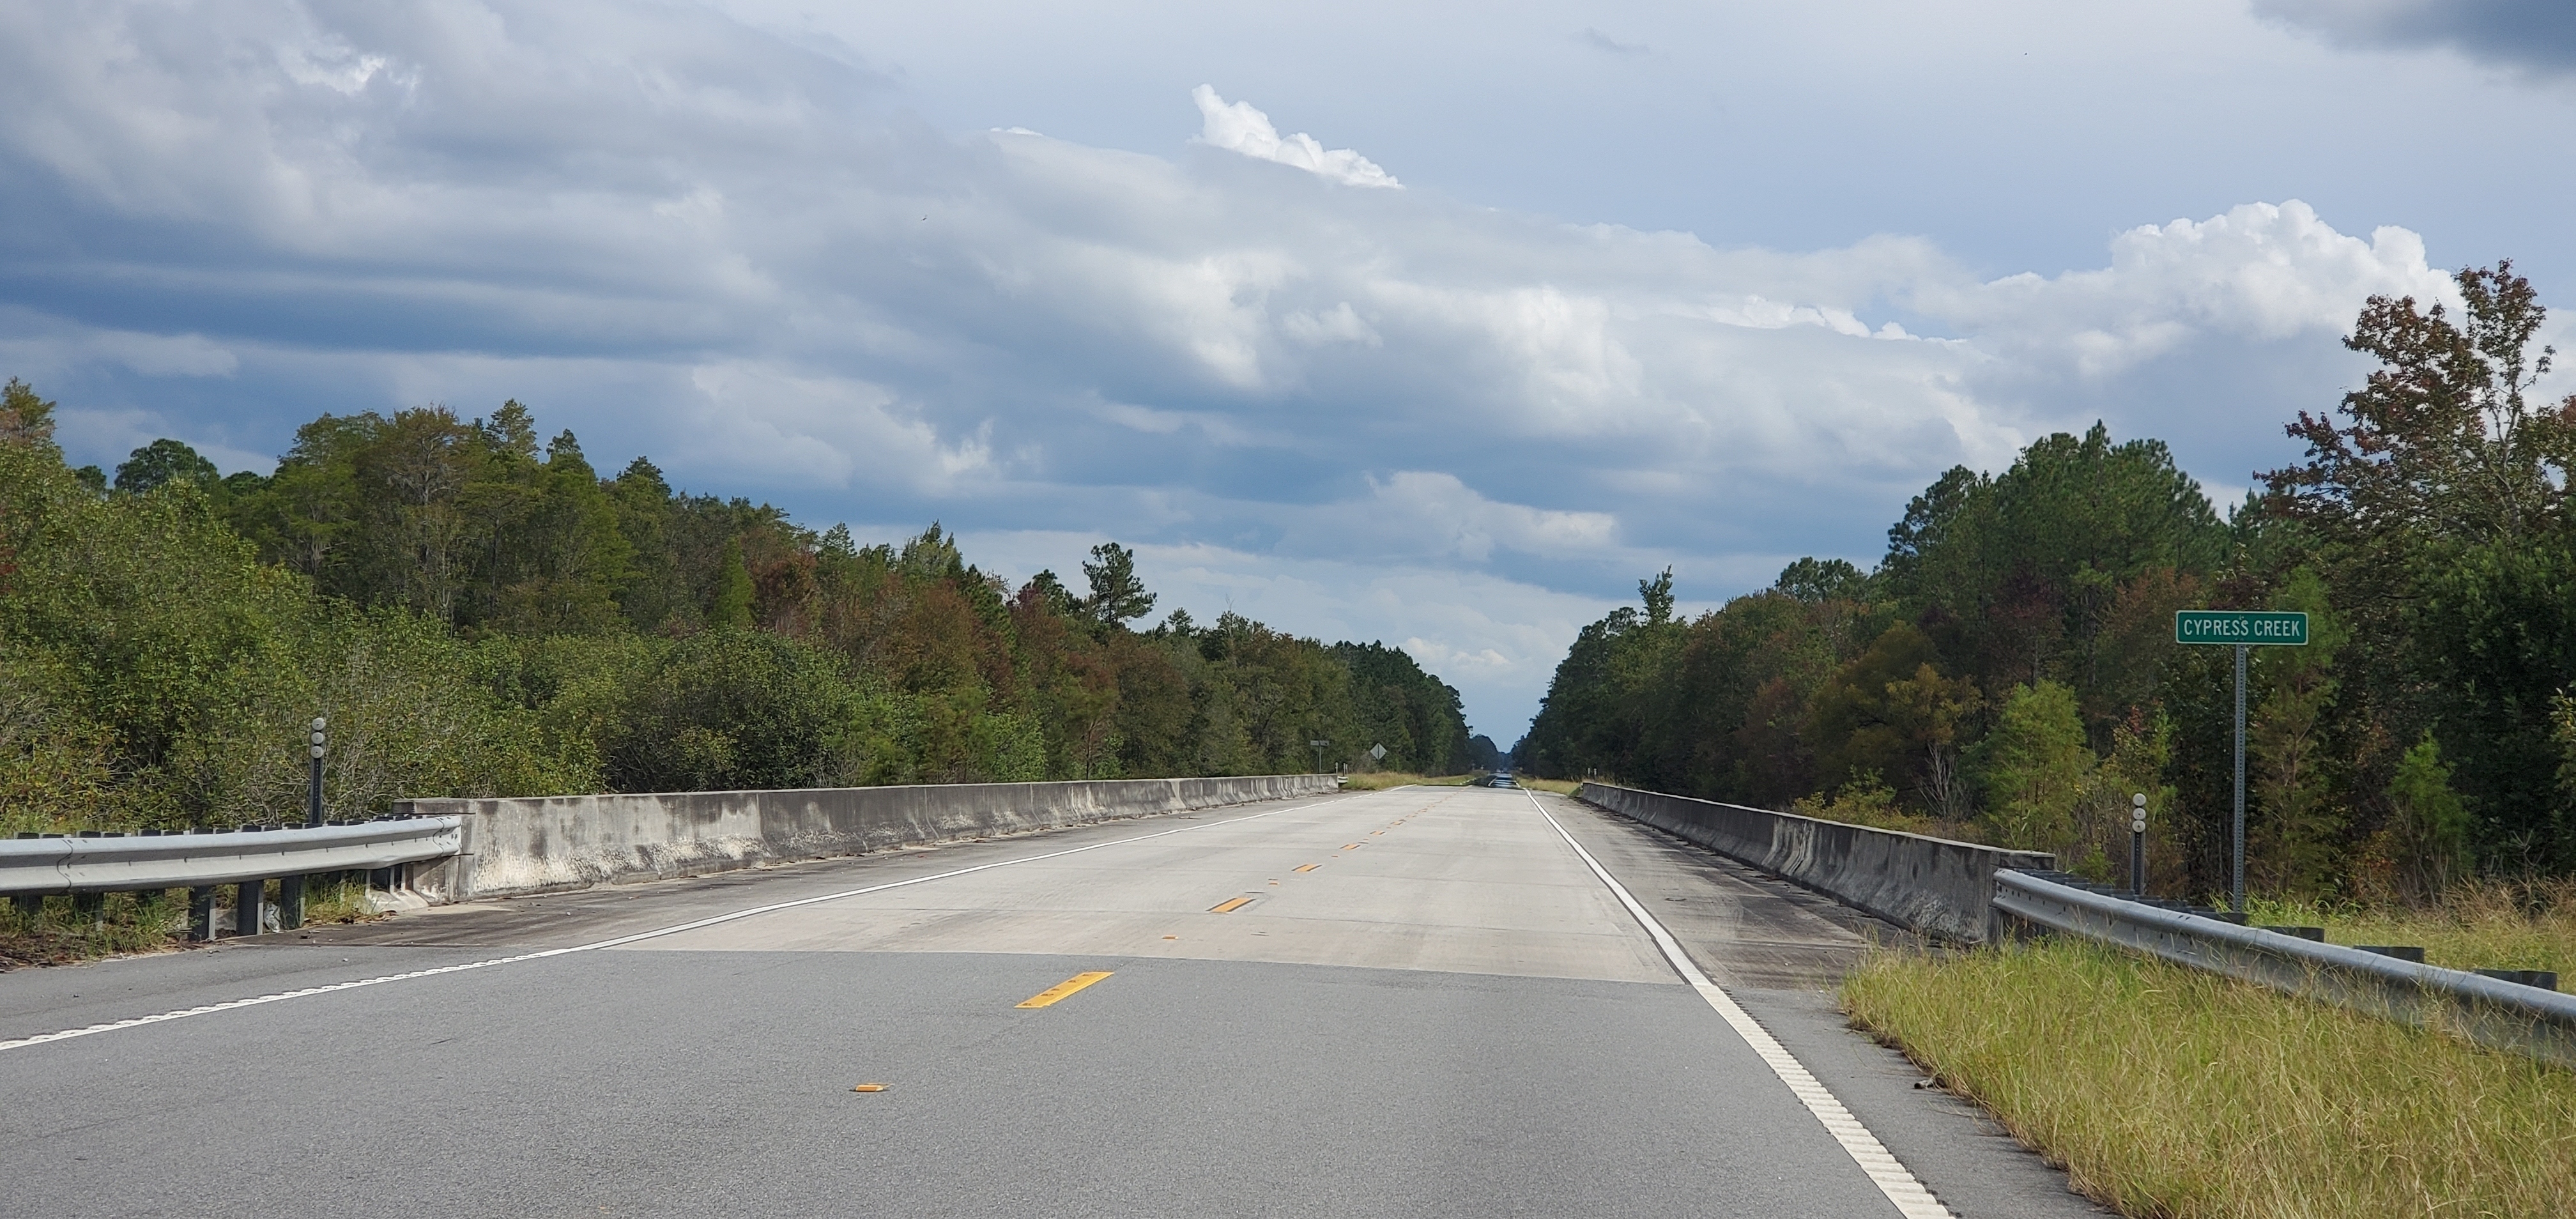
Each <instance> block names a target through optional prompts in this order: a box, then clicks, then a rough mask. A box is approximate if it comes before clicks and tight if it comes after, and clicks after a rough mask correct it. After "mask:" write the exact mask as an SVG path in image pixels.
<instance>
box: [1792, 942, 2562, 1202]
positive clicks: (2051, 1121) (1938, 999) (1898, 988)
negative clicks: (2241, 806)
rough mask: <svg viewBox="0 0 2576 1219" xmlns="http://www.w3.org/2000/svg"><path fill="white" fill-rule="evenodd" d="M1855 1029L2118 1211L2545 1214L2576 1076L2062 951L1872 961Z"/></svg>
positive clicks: (1859, 983) (1860, 979)
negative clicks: (1974, 1104) (1899, 1053)
mask: <svg viewBox="0 0 2576 1219" xmlns="http://www.w3.org/2000/svg"><path fill="white" fill-rule="evenodd" d="M1843 1005H1844V1010H1845V1011H1846V1012H1848V1013H1849V1014H1850V1016H1851V1018H1852V1020H1853V1022H1854V1023H1855V1024H1857V1025H1859V1026H1861V1027H1862V1028H1865V1029H1868V1030H1870V1031H1871V1032H1873V1033H1875V1034H1877V1035H1878V1036H1880V1037H1881V1038H1882V1039H1884V1040H1886V1041H1889V1042H1890V1043H1892V1044H1894V1045H1896V1046H1898V1047H1899V1048H1901V1049H1902V1050H1904V1051H1905V1053H1906V1054H1907V1055H1908V1056H1909V1057H1911V1058H1912V1059H1913V1060H1914V1061H1915V1063H1916V1064H1917V1065H1919V1066H1921V1067H1923V1068H1924V1069H1925V1070H1926V1071H1927V1072H1929V1073H1930V1074H1931V1075H1932V1076H1933V1077H1934V1079H1936V1080H1937V1081H1939V1083H1940V1085H1941V1086H1943V1087H1945V1088H1948V1089H1950V1090H1951V1091H1953V1092H1957V1093H1959V1094H1961V1095H1964V1096H1967V1097H1970V1098H1972V1099H1974V1100H1976V1101H1978V1102H1979V1103H1981V1104H1983V1105H1984V1106H1985V1107H1986V1108H1987V1109H1988V1110H1990V1111H1992V1112H1993V1113H1994V1114H1995V1115H1996V1117H1997V1118H1998V1119H1999V1120H2000V1121H2001V1122H2002V1123H2003V1124H2004V1125H2005V1126H2006V1127H2007V1128H2008V1129H2010V1130H2011V1131H2012V1132H2013V1133H2014V1134H2015V1135H2016V1136H2018V1137H2019V1138H2020V1139H2021V1140H2022V1141H2023V1142H2024V1143H2027V1144H2029V1145H2030V1146H2032V1147H2034V1148H2037V1149H2038V1150H2039V1151H2040V1152H2041V1153H2042V1154H2043V1155H2045V1156H2046V1157H2047V1158H2048V1159H2049V1161H2050V1162H2051V1163H2054V1164H2058V1165H2060V1166H2062V1167H2064V1168H2065V1169H2066V1170H2067V1173H2068V1176H2069V1178H2070V1179H2071V1181H2072V1182H2073V1184H2074V1186H2075V1188H2077V1189H2078V1190H2080V1191H2082V1192H2083V1193H2085V1194H2086V1195H2088V1196H2090V1197H2092V1198H2094V1199H2095V1200H2097V1201H2100V1202H2102V1203H2105V1204H2107V1205H2110V1206H2113V1207H2115V1208H2117V1209H2118V1210H2119V1211H2121V1212H2122V1213H2123V1214H2127V1215H2133V1216H2156V1217H2159V1219H2216V1217H2226V1219H2235V1217H2239V1216H2243V1217H2248V1219H2250V1217H2253V1216H2265V1217H2267V1219H2269V1217H2280V1216H2288V1217H2307V1216H2314V1217H2316V1219H2326V1217H2328V1216H2337V1217H2341V1216H2375V1215H2392V1216H2393V1215H2413V1216H2449V1215H2458V1216H2488V1215H2494V1216H2523V1215H2531V1216H2542V1215H2563V1214H2566V1213H2568V1210H2569V1207H2570V1200H2571V1199H2576V1073H2571V1072H2569V1071H2567V1070H2565V1069H2563V1068H2559V1067H2553V1066H2548V1065H2545V1064H2541V1063H2538V1062H2534V1061H2532V1060H2530V1059H2527V1058H2523V1057H2521V1056H2519V1055H2513V1054H2504V1053H2498V1052H2495V1051H2490V1050H2484V1049H2480V1048H2478V1047H2476V1046H2473V1045H2470V1044H2468V1043H2467V1042H2464V1041H2459V1040H2456V1039H2454V1038H2452V1037H2449V1036H2446V1035H2443V1034H2440V1033H2435V1032H2428V1031H2425V1030H2422V1029H2417V1028H2413V1027H2411V1026H2407V1025H2402V1024H2397V1023H2394V1022H2391V1021H2387V1020H2382V1019H2378V1018H2376V1017H2371V1016H2365V1015H2361V1014H2359V1013H2355V1012H2348V1011H2345V1010H2343V1009H2340V1008H2335V1007H2329V1006H2326V1005H2324V1004H2320V1003H2313V1002H2310V1001H2308V1000H2304V999H2300V998H2298V997H2296V996H2293V995H2286V994H2282V993H2280V992H2277V991H2272V990H2267V989H2264V988H2262V987H2258V986H2254V985H2251V984H2249V983H2243V982H2238V981H2236V980H2234V979H2230V978H2224V977H2220V976H2218V975H2215V974H2205V973H2200V972H2198V971H2194V970H2188V969H2183V968H2181V967H2179V966H2173V965H2167V964H2164V963H2162V962H2158V961H2153V960H2149V959H2146V958H2142V957H2136V956H2131V955H2129V954H2127V953H2123V952H2120V951H2118V950H2116V949H2112V948H2109V947H2106V946H2102V945H2096V944H2090V943H2085V942H2083V941H2077V940H2070V939H2065V938H2052V939H2050V940H2047V941H2043V942H2039V943H2032V944H2017V945H2010V946H2006V947H2002V948H1997V949H1991V950H1985V951H1978V952H1970V953H1961V954H1950V955H1944V954H1927V953H1921V952H1904V951H1895V950H1889V951H1882V952H1879V953H1875V954H1873V955H1872V956H1870V957H1869V958H1868V959H1866V960H1865V961H1863V963H1862V964H1861V966H1860V968H1859V969H1858V970H1856V971H1855V972H1854V973H1853V974H1852V976H1851V977H1850V978H1848V979H1846V980H1845V982H1844V985H1843Z"/></svg>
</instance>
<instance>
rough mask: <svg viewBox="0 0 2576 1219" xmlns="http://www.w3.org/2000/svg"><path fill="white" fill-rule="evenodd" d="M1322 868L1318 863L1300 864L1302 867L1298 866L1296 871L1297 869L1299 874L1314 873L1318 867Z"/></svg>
mask: <svg viewBox="0 0 2576 1219" xmlns="http://www.w3.org/2000/svg"><path fill="white" fill-rule="evenodd" d="M1323 866H1324V865H1322V864H1319V863H1310V864H1302V865H1300V866H1299V867H1298V869H1297V870H1298V871H1300V872H1312V871H1314V870H1315V869H1317V868H1320V867H1323Z"/></svg>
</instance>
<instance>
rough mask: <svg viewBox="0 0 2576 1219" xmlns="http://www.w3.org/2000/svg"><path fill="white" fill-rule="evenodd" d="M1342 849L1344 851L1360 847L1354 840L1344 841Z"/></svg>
mask: <svg viewBox="0 0 2576 1219" xmlns="http://www.w3.org/2000/svg"><path fill="white" fill-rule="evenodd" d="M1342 849H1343V850H1345V851H1356V850H1358V849H1360V844H1358V843H1356V842H1345V843H1343V844H1342Z"/></svg>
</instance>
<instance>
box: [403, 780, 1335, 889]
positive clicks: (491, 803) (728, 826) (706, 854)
mask: <svg viewBox="0 0 2576 1219" xmlns="http://www.w3.org/2000/svg"><path fill="white" fill-rule="evenodd" d="M1338 786H1339V780H1338V779H1336V777H1335V776H1332V775H1246V776H1239V777H1233V778H1221V779H1095V780H1089V781H1082V782H1071V783H954V784H941V785H931V786H918V787H835V788H819V789H812V790H800V791H735V792H672V793H662V794H631V795H602V796H535V797H524V798H516V799H499V800H400V801H396V802H395V804H394V811H395V812H397V813H400V812H411V813H417V814H419V815H421V816H425V817H429V816H457V817H462V818H464V835H463V839H462V842H461V844H460V847H459V850H458V853H457V855H456V857H455V858H453V859H448V860H443V861H440V862H438V863H435V864H422V865H417V866H416V867H415V868H414V870H413V872H412V878H411V886H412V888H413V889H414V890H416V891H418V892H419V893H420V894H421V895H422V896H424V897H426V898H428V899H429V900H431V901H433V902H456V901H464V900H466V899H468V898H477V897H499V896H505V895H509V894H523V893H545V892H552V891H556V890H562V889H578V888H582V887H584V886H586V885H593V884H598V883H600V882H602V881H619V880H646V879H653V878H658V877H671V876H694V875H699V874H702V873H707V872H722V871H726V870H729V869H733V868H745V867H751V866H754V865H756V864H761V863H769V862H776V861H784V860H791V859H813V858H817V857H821V856H827V855H855V854H859V853H861V852H864V851H879V850H885V849H887V848H889V847H899V846H915V845H920V844H923V843H931V842H942V841H948V840H951V839H959V838H981V837H987V836H991V835H995V834H1017V833H1024V832H1027V831H1030V830H1046V829H1057V828H1061V827H1063V826H1069V825H1082V824H1085V823H1088V822H1094V821H1109V820H1114V819H1117V818H1121V817H1144V816H1151V815H1153V814H1156V813H1178V812H1186V811H1188V810H1191V809H1201V808H1218V807H1222V806H1225V805H1229V804H1249V803H1252V802H1254V801H1257V800H1277V799H1283V798H1287V797H1292V796H1306V795H1314V794H1317V793H1320V792H1328V791H1332V790H1334V789H1335V788H1336V787H1338Z"/></svg>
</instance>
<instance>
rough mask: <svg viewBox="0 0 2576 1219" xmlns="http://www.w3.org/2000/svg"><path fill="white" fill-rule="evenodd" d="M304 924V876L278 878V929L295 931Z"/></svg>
mask: <svg viewBox="0 0 2576 1219" xmlns="http://www.w3.org/2000/svg"><path fill="white" fill-rule="evenodd" d="M303 925H304V877H303V876H302V875H300V874H299V875H295V876H281V877H278V878H277V929H278V930H280V931H293V930H295V929H296V928H298V927H301V926H303Z"/></svg>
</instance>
